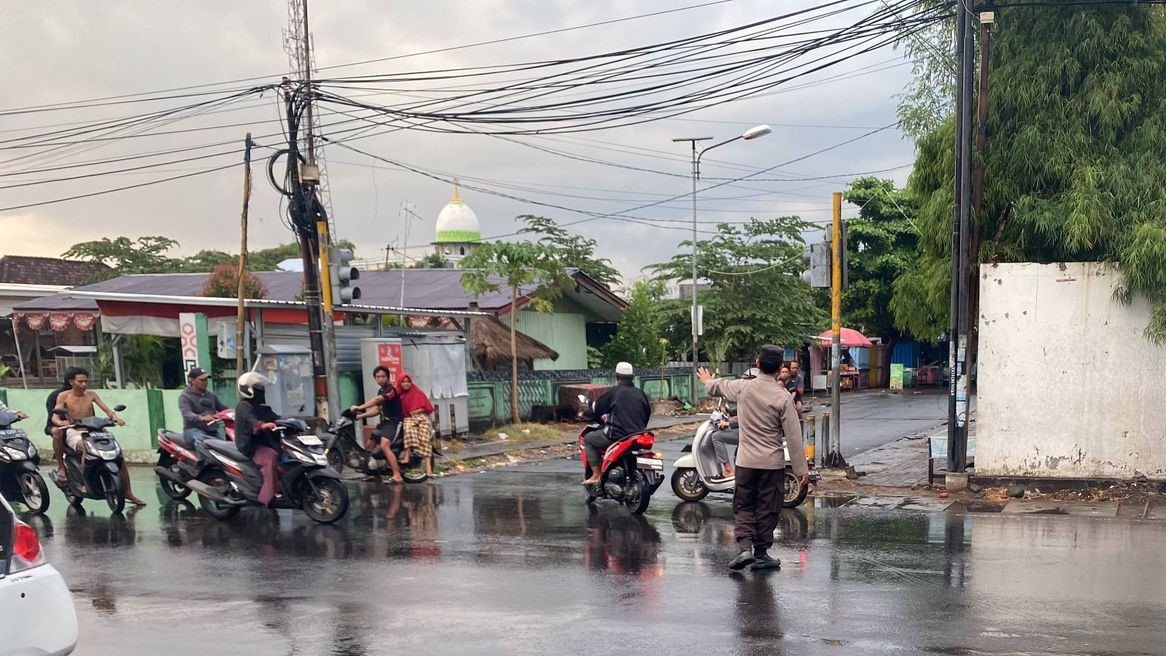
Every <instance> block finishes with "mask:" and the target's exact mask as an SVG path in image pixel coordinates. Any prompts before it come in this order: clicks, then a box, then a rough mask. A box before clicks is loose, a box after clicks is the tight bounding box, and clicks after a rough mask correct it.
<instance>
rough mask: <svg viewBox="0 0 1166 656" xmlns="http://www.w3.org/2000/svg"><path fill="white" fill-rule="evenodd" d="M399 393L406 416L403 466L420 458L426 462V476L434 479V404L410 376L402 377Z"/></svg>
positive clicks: (402, 455) (398, 387)
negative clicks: (432, 415)
mask: <svg viewBox="0 0 1166 656" xmlns="http://www.w3.org/2000/svg"><path fill="white" fill-rule="evenodd" d="M397 392H398V393H399V394H400V395H401V410H402V411H403V412H404V414H405V451H404V452H403V453H402V454H401V464H402V465H407V464H409V462H410V461H411V460H412V458H413V457H415V456H416V457H419V458H421V459H422V460H424V461H425V474H426V475H427V476H430V477H432V476H433V458H431V457H430V456H431V455H432V453H433V444H432V437H433V423H432V422H430V420H429V415H431V414H433V412H434V409H433V404H432V403H430V402H429V397H428V396H427V395H426V394H425V392H423V391H421V388H420V387H417V386H416V385H414V384H413V379H412V378H410V377H409V375H408V374H405V375H403V376H401V380H400V382H398V383H397Z"/></svg>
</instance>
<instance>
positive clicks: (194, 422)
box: [178, 367, 227, 442]
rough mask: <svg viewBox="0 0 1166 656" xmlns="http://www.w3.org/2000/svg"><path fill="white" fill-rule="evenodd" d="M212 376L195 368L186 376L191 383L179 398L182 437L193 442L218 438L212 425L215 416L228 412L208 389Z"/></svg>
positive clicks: (225, 406) (224, 405)
mask: <svg viewBox="0 0 1166 656" xmlns="http://www.w3.org/2000/svg"><path fill="white" fill-rule="evenodd" d="M210 379H211V375H210V374H208V373H207V372H205V371H203V370H202V369H199V368H198V367H195V368H193V369H191V370H190V373H188V374H186V380H187V381H188V382H189V383H190V384H189V385H188V386H187V387H186V389H185V390H183V392H182V395H181V396H179V397H178V409H179V411H181V412H182V436H183V437H185V438H186V439H187V440H189V441H191V442H196V441H199V440H205V439H207V438H208V437H217V431H216V430H215V429H213V428H211V426H210V423H211V422H212V421H214V420H215V417H214V414H215V413H216V412H219V411H220V410H226V409H227V405H226V404H225V403H223V402H222V401H220V400H219V397H218V396H216V395H215V393H214V392H212V391H210V390H209V389H207V385H208V384H209V383H210Z"/></svg>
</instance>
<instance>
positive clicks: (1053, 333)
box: [976, 263, 1166, 480]
mask: <svg viewBox="0 0 1166 656" xmlns="http://www.w3.org/2000/svg"><path fill="white" fill-rule="evenodd" d="M1118 280H1119V274H1118V272H1117V271H1115V270H1113V269H1111V268H1109V267H1106V266H1105V265H1100V264H1096V263H1063V264H1030V263H1018V264H1000V265H994V266H984V267H983V268H982V270H981V275H980V361H979V366H978V368H979V384H978V397H979V398H978V410H977V417H976V422H977V426H976V473H977V475H982V476H1001V477H1005V476H1008V477H1012V476H1015V477H1047V478H1116V479H1129V478H1133V477H1135V476H1139V475H1144V476H1147V477H1149V478H1152V479H1163V480H1166V396H1164V394H1163V389H1164V388H1166V348H1164V347H1161V346H1155V345H1154V344H1152V343H1151V342H1150V341H1148V340H1147V339H1146V338H1145V337H1144V335H1143V330H1144V329H1145V327H1146V325H1147V324H1148V323H1149V320H1150V310H1149V307H1148V305H1147V304H1146V302H1145V301H1144V300H1142V299H1140V298H1135V299H1134V301H1133V303H1132V304H1131V305H1129V306H1124V305H1122V304H1121V303H1119V302H1118V301H1116V300H1115V299H1114V296H1113V292H1114V287H1115V285H1116V284H1117V283H1118Z"/></svg>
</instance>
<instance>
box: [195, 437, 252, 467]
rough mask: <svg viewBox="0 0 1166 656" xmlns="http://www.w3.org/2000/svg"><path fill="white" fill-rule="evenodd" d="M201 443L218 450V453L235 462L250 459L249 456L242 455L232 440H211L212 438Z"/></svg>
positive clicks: (212, 449) (248, 460)
mask: <svg viewBox="0 0 1166 656" xmlns="http://www.w3.org/2000/svg"><path fill="white" fill-rule="evenodd" d="M202 443H203V445H204V446H206V448H208V449H210V450H211V451H218V452H219V453H221V454H223V455H225V456H227V457H228V458H230V459H231V460H235V461H237V462H250V461H251V459H250V458H248V457H247V456H245V455H243V453H242V452H241V451H239V449H238V447H236V446H235V443H234V442H228V441H227V440H213V439H212V440H203V441H202Z"/></svg>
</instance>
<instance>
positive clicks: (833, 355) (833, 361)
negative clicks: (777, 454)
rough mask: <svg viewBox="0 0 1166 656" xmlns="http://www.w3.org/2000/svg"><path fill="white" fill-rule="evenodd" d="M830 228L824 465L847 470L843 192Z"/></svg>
mask: <svg viewBox="0 0 1166 656" xmlns="http://www.w3.org/2000/svg"><path fill="white" fill-rule="evenodd" d="M833 210H834V217H833V221H832V222H831V226H830V244H831V252H830V257H831V263H830V333H831V334H830V378H831V381H830V414H831V415H832V416H831V418H830V435H829V438H828V439H829V446H828V448H827V450H826V465H827V466H829V467H846V459H845V458H843V457H842V267H843V262H842V192H840V191H836V192H834V203H833Z"/></svg>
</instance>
